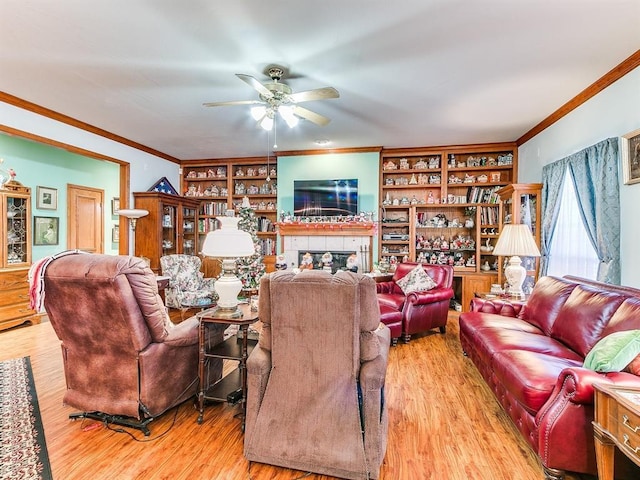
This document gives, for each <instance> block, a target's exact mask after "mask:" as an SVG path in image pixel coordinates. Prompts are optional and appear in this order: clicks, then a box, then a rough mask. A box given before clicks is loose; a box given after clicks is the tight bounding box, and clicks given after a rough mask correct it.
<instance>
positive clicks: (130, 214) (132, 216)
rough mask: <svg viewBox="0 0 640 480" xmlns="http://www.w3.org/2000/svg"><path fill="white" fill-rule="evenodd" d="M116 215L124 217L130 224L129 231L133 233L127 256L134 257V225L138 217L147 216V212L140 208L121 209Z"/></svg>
mask: <svg viewBox="0 0 640 480" xmlns="http://www.w3.org/2000/svg"><path fill="white" fill-rule="evenodd" d="M116 215H120V216H123V217H126V218H128V219H129V220H130V222H131V231H132V232H133V241H132V242H131V243H132V244H133V247H132V246H131V245H129V255H131V256H135V254H136V223H137V222H138V219H139V218H140V217H144V216H146V215H149V211H148V210H142V209H141V208H123V209H122V210H118V211H117V212H116Z"/></svg>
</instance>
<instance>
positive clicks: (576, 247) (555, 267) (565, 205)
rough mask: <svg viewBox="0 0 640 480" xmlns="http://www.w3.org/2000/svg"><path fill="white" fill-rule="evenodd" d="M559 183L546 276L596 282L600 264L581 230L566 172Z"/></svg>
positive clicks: (574, 195)
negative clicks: (556, 209) (581, 278)
mask: <svg viewBox="0 0 640 480" xmlns="http://www.w3.org/2000/svg"><path fill="white" fill-rule="evenodd" d="M563 183H564V185H563V187H562V192H561V194H560V210H559V213H558V220H557V223H556V226H555V230H554V234H553V238H552V240H551V247H550V249H549V261H548V262H549V263H548V269H547V275H554V276H558V277H562V276H563V275H577V276H579V277H584V278H590V279H593V280H596V278H597V275H598V264H599V262H600V261H599V260H598V255H597V254H596V251H595V250H594V248H593V245H591V242H590V241H589V237H588V236H587V231H586V230H585V228H584V223H583V222H582V218H581V216H580V211H579V209H578V202H577V200H576V192H575V190H574V186H573V181H572V180H571V176H570V174H569V169H568V168H567V169H566V170H565V173H564V182H563Z"/></svg>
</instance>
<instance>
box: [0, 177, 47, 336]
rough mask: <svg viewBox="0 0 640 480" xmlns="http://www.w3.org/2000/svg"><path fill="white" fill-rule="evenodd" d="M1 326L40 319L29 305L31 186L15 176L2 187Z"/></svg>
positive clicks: (0, 197)
mask: <svg viewBox="0 0 640 480" xmlns="http://www.w3.org/2000/svg"><path fill="white" fill-rule="evenodd" d="M0 212H2V213H1V215H2V219H1V220H0V224H1V225H2V229H1V230H0V243H1V244H2V250H1V251H0V330H4V329H7V328H11V327H14V326H16V325H20V324H23V323H25V322H31V323H40V315H38V314H37V313H36V312H35V311H34V310H31V309H30V308H29V282H28V278H27V277H28V273H29V267H30V266H31V221H32V220H31V189H30V188H28V187H24V186H23V185H22V184H20V183H19V182H17V181H15V180H12V181H10V182H8V183H6V184H5V185H4V186H3V187H2V188H0Z"/></svg>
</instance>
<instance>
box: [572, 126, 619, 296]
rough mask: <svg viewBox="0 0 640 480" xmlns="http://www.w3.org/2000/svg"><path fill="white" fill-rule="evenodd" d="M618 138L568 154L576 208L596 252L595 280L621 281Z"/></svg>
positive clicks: (615, 282)
mask: <svg viewBox="0 0 640 480" xmlns="http://www.w3.org/2000/svg"><path fill="white" fill-rule="evenodd" d="M618 164H619V161H618V139H617V138H609V139H607V140H604V141H602V142H600V143H598V144H596V145H593V146H591V147H588V148H585V149H584V150H582V151H581V152H578V153H577V154H574V155H571V156H570V157H569V169H570V172H571V176H572V178H573V183H574V187H575V191H576V197H577V199H578V208H579V210H580V214H581V216H582V221H583V222H584V227H585V229H586V230H587V235H588V236H589V240H590V241H591V243H592V245H593V248H594V249H595V251H596V253H597V254H598V258H599V259H600V265H599V267H598V278H597V280H598V281H601V282H607V283H613V284H619V283H620V183H619V181H618Z"/></svg>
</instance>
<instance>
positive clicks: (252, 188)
mask: <svg viewBox="0 0 640 480" xmlns="http://www.w3.org/2000/svg"><path fill="white" fill-rule="evenodd" d="M183 169H184V171H185V173H184V178H183V182H184V183H183V187H184V192H185V196H186V197H189V198H194V199H197V200H198V201H199V202H200V210H199V222H200V224H201V230H202V231H203V232H208V231H211V230H214V229H215V228H216V227H215V222H216V220H215V218H216V217H218V216H221V215H224V214H225V211H226V210H227V209H233V210H235V211H236V212H238V210H239V209H240V205H241V204H242V200H243V198H244V197H247V198H248V199H249V203H250V204H251V207H252V208H253V210H254V211H255V214H256V217H257V218H258V231H257V235H258V238H259V240H260V246H261V248H262V256H263V261H264V263H265V268H266V271H267V272H270V271H273V270H275V254H276V239H277V233H276V230H275V224H276V222H277V216H278V210H277V205H276V202H277V188H278V187H277V179H278V176H277V169H276V165H275V161H274V162H273V163H271V162H269V161H268V159H267V158H262V157H252V158H243V159H216V160H209V161H207V160H201V161H197V162H189V163H188V164H185V165H183Z"/></svg>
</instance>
